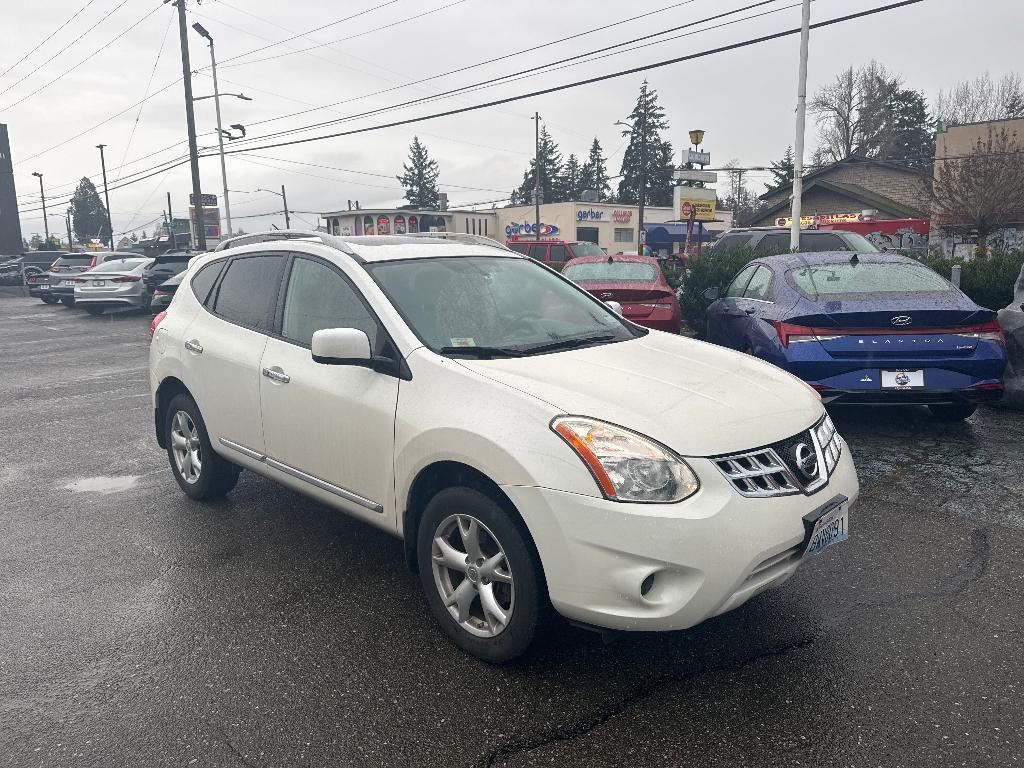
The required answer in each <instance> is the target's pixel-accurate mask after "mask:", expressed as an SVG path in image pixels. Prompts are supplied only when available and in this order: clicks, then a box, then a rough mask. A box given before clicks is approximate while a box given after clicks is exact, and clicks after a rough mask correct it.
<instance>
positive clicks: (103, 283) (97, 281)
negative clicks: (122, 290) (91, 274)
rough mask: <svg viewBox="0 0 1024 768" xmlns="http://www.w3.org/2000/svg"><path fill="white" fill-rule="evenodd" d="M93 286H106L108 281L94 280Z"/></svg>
mask: <svg viewBox="0 0 1024 768" xmlns="http://www.w3.org/2000/svg"><path fill="white" fill-rule="evenodd" d="M92 284H93V285H95V286H100V285H106V284H107V281H106V280H93V281H92Z"/></svg>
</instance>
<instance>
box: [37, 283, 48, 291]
mask: <svg viewBox="0 0 1024 768" xmlns="http://www.w3.org/2000/svg"><path fill="white" fill-rule="evenodd" d="M35 287H36V288H38V289H39V290H40V291H48V290H50V285H49V283H36V284H35Z"/></svg>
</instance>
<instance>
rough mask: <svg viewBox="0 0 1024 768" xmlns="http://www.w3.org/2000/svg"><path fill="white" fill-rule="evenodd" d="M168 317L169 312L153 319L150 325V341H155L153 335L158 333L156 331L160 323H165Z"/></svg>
mask: <svg viewBox="0 0 1024 768" xmlns="http://www.w3.org/2000/svg"><path fill="white" fill-rule="evenodd" d="M165 317H167V312H161V313H160V314H159V315H157V316H156V317H154V318H153V322H151V323H150V324H149V340H150V341H152V340H153V334H155V333H156V329H157V328H158V327H160V323H162V322H163V320H164V318H165Z"/></svg>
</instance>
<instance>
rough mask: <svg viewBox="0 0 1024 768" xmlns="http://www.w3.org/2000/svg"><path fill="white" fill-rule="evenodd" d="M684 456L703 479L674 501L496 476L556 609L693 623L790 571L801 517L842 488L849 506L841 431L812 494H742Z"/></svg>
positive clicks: (600, 620) (851, 495)
mask: <svg viewBox="0 0 1024 768" xmlns="http://www.w3.org/2000/svg"><path fill="white" fill-rule="evenodd" d="M687 462H688V463H689V464H690V466H691V467H692V468H693V469H694V471H695V472H697V474H698V475H699V477H700V481H701V489H700V490H699V491H698V492H697V493H696V494H695V495H694V496H692V497H690V498H689V499H686V500H684V501H682V502H679V503H678V504H628V503H618V502H613V501H607V500H605V499H602V498H597V497H592V496H582V495H579V494H573V493H565V492H562V491H555V490H550V489H546V488H535V487H523V486H502V490H503V491H504V492H505V493H506V494H507V495H508V496H509V498H510V499H511V501H512V503H513V504H515V505H516V508H517V509H518V510H519V511H520V513H521V514H522V516H523V518H524V520H525V521H526V524H527V526H528V527H529V529H530V532H531V534H532V535H533V540H534V542H535V543H536V545H537V549H538V552H539V554H540V558H541V562H542V565H543V568H544V576H545V578H546V580H547V586H548V593H549V595H550V598H551V602H552V604H553V605H554V607H555V609H556V610H557V611H558V612H559V613H561V614H562V615H563V616H565V617H567V618H569V619H572V620H575V621H579V622H583V623H586V624H591V625H594V626H598V627H606V628H609V629H619V630H638V631H639V630H642V631H664V630H679V629H686V628H687V627H692V626H694V625H696V624H699V623H700V622H702V621H704V620H705V619H708V618H710V617H712V616H717V615H718V614H721V613H725V612H726V611H730V610H732V609H733V608H736V607H738V606H740V605H742V604H743V603H744V602H746V601H747V600H748V599H750V598H751V597H753V596H754V595H756V594H757V593H759V592H761V591H763V590H765V589H768V588H769V587H773V586H776V585H778V584H781V583H782V582H783V581H785V580H786V579H788V578H789V577H790V576H792V575H793V573H794V572H795V571H796V569H797V568H798V567H799V566H800V565H801V563H802V562H803V560H802V559H801V557H800V556H801V547H802V544H803V540H804V525H803V516H804V515H806V514H807V513H808V512H811V511H813V510H815V509H817V508H818V507H820V506H822V505H823V504H825V503H827V502H828V501H829V500H831V499H833V498H834V497H835V496H837V495H840V494H841V495H843V496H846V497H847V498H848V499H849V503H850V504H851V505H852V504H853V503H854V502H855V501H856V499H857V495H858V491H859V486H858V481H857V474H856V471H855V470H854V466H853V460H852V459H851V457H850V450H849V446H847V445H846V444H845V442H844V443H843V452H842V456H841V457H840V459H839V463H838V464H837V466H836V468H835V470H834V472H833V473H832V476H831V477H830V478H829V481H828V483H827V484H826V485H824V486H823V487H822V488H820V489H819V490H818V491H817V492H815V493H813V494H812V495H809V496H807V495H804V494H797V495H791V496H777V497H772V498H744V497H743V496H740V495H739V493H737V492H736V491H735V490H734V489H733V487H732V486H731V485H730V483H729V482H728V481H727V480H726V479H725V477H724V476H723V475H722V474H721V473H720V472H719V471H718V470H717V468H716V467H715V465H714V464H713V463H712V462H711V461H710V460H708V459H687ZM826 556H827V555H826ZM652 577H653V578H652ZM648 579H650V581H648V583H647V585H646V589H645V584H644V582H645V580H648Z"/></svg>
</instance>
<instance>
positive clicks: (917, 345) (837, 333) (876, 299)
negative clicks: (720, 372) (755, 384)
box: [705, 251, 1006, 420]
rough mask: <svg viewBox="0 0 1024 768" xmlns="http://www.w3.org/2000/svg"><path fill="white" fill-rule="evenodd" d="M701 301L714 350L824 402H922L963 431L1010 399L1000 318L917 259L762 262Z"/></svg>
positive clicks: (845, 255) (882, 256)
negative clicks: (785, 377) (759, 362)
mask: <svg viewBox="0 0 1024 768" xmlns="http://www.w3.org/2000/svg"><path fill="white" fill-rule="evenodd" d="M705 297H706V298H708V299H709V300H712V301H713V303H712V304H711V306H710V307H708V328H707V333H708V340H709V341H712V342H714V343H716V344H721V345H723V346H726V347H731V348H732V349H736V350H739V351H741V352H747V353H748V354H752V355H755V356H757V357H760V358H762V359H764V360H767V361H768V362H770V363H774V364H775V365H777V366H779V367H780V368H784V369H785V370H787V371H789V372H790V373H792V374H794V375H795V376H799V377H800V378H801V379H803V380H804V381H806V382H807V383H808V384H810V385H811V386H812V387H814V388H815V389H816V390H818V391H819V392H820V393H821V396H822V400H824V401H825V402H838V403H849V404H871V405H876V404H877V405H882V404H885V405H899V404H913V403H919V404H925V405H928V406H929V408H931V410H932V413H933V414H934V415H935V416H937V417H938V418H942V419H949V420H959V419H965V418H967V417H968V416H970V415H971V414H972V413H974V411H975V409H976V408H977V406H978V403H979V402H983V401H990V400H997V399H999V398H1000V397H1001V396H1002V393H1003V382H1002V376H1003V369H1004V368H1005V366H1006V346H1005V344H1006V342H1005V338H1004V337H1003V332H1002V330H1001V329H1000V327H999V324H998V323H997V322H996V319H995V318H996V313H995V312H993V311H992V310H990V309H985V308H984V307H979V306H978V305H977V304H975V303H974V302H973V301H971V300H970V299H969V298H968V297H967V296H966V295H965V294H964V293H963V292H962V291H960V290H959V289H958V288H955V287H954V286H953V285H952V284H951V283H949V282H948V281H947V280H945V279H944V278H942V277H941V276H940V275H938V274H937V273H935V272H934V271H932V270H931V269H929V268H928V267H926V266H924V265H923V264H921V263H920V262H918V261H915V260H914V259H910V258H906V257H904V256H894V255H891V254H886V253H859V254H851V253H850V252H848V251H847V252H835V253H792V254H783V255H779V256H767V257H764V258H760V259H757V260H755V261H753V262H751V263H750V264H748V265H747V266H746V267H744V268H743V269H741V270H740V272H739V273H738V274H737V275H736V277H735V278H733V280H732V282H731V283H730V284H729V285H728V286H727V287H726V289H725V291H724V292H720V291H719V289H716V288H711V289H709V290H708V291H707V292H706V293H705Z"/></svg>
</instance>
